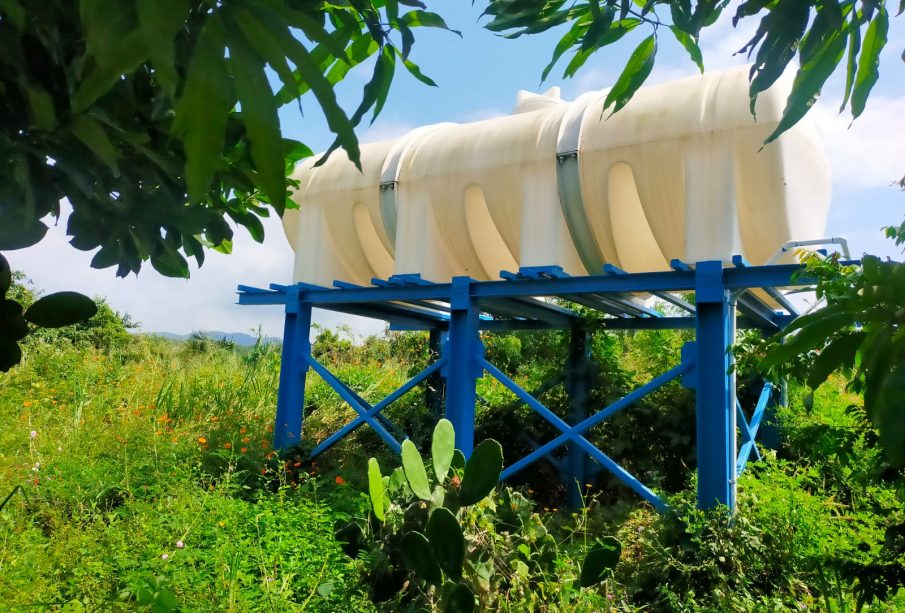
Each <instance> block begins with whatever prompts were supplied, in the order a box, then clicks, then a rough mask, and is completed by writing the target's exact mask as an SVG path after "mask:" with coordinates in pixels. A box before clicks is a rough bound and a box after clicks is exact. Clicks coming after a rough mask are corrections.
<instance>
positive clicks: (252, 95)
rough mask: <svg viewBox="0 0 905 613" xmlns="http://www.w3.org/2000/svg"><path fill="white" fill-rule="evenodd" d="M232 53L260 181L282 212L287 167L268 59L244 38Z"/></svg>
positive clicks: (232, 41)
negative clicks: (266, 65)
mask: <svg viewBox="0 0 905 613" xmlns="http://www.w3.org/2000/svg"><path fill="white" fill-rule="evenodd" d="M229 52H230V66H231V68H232V74H233V77H234V78H235V80H236V91H237V92H238V94H239V103H240V104H241V105H242V121H243V123H244V124H245V129H246V130H247V132H248V139H249V140H250V141H251V159H252V161H253V162H254V165H255V170H256V171H257V181H258V182H259V183H260V185H261V187H262V189H263V191H264V193H265V194H267V199H268V200H269V201H270V203H271V204H272V205H274V207H275V208H276V209H277V210H278V211H282V210H283V209H284V208H285V200H286V172H285V171H286V165H285V160H284V158H283V141H282V136H281V135H280V118H279V117H278V115H277V101H276V99H275V98H274V95H273V90H271V89H270V83H269V82H268V80H267V74H266V73H265V72H264V59H263V58H262V57H261V56H259V55H258V54H257V52H255V50H254V49H252V48H251V47H250V46H249V44H248V42H247V41H245V39H244V37H243V36H241V35H238V36H233V37H231V38H230V46H229Z"/></svg>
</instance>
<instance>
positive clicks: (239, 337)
mask: <svg viewBox="0 0 905 613" xmlns="http://www.w3.org/2000/svg"><path fill="white" fill-rule="evenodd" d="M198 332H200V333H201V334H203V335H204V336H207V337H208V338H214V339H226V340H229V341H232V342H234V343H235V344H237V345H239V346H240V347H252V346H253V345H254V344H255V343H256V342H257V340H258V339H257V337H255V336H252V335H251V334H246V333H245V332H223V331H221V330H199V331H198ZM145 334H148V335H151V336H161V337H163V338H168V339H170V340H174V341H185V340H188V339H190V338H191V337H192V335H193V334H197V333H196V332H193V333H191V334H175V333H173V332H146V333H145ZM262 340H263V341H264V342H265V343H282V342H283V341H282V339H279V338H277V337H275V336H265V337H264V338H263V339H262Z"/></svg>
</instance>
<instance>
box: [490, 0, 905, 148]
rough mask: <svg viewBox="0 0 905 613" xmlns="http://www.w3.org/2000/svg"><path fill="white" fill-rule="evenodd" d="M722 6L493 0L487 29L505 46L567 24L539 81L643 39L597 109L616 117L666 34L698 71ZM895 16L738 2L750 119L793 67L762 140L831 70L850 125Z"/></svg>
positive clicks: (844, 6) (820, 3) (842, 6)
mask: <svg viewBox="0 0 905 613" xmlns="http://www.w3.org/2000/svg"><path fill="white" fill-rule="evenodd" d="M729 4H730V2H729V0H697V1H696V2H692V0H588V1H587V2H572V1H566V0H490V2H489V4H488V6H487V8H486V10H485V11H484V14H485V15H486V16H489V17H490V18H491V19H490V21H489V22H487V23H486V26H485V27H487V28H488V29H489V30H491V31H494V32H499V33H500V34H501V35H502V36H505V37H507V38H517V37H519V36H523V35H526V34H537V33H539V32H544V31H546V30H549V29H551V28H554V27H557V26H564V25H565V26H568V29H567V30H566V31H565V34H564V35H563V36H562V38H560V40H559V42H558V43H557V44H556V47H555V49H554V50H553V57H552V59H551V61H550V63H549V64H548V65H547V67H546V68H545V69H544V70H543V73H542V78H543V79H546V78H547V76H548V75H549V74H550V71H551V70H553V68H554V66H556V64H557V63H558V62H559V61H560V60H561V59H562V58H563V56H564V55H566V54H567V53H571V56H570V57H569V60H568V62H567V64H566V67H565V70H564V71H563V76H564V77H571V76H573V75H574V74H575V73H576V72H577V71H578V70H579V68H581V67H582V66H583V65H584V64H585V62H587V60H588V59H589V58H590V57H591V56H592V55H594V54H595V53H596V52H598V51H600V50H601V49H604V48H606V47H608V46H610V45H613V44H615V43H617V42H618V41H620V40H621V39H622V38H623V37H624V36H625V35H626V34H628V33H629V32H632V31H634V30H647V31H649V32H650V34H649V36H647V37H646V38H644V39H643V40H641V42H640V43H639V44H638V46H637V47H636V48H635V50H634V52H633V53H632V55H631V57H630V58H629V60H628V62H627V63H626V65H625V67H624V68H623V70H622V73H621V74H620V75H619V78H618V79H617V81H616V83H615V84H614V86H613V88H612V89H611V90H610V91H609V94H608V95H607V97H606V100H605V101H604V110H611V111H612V112H616V111H618V110H619V109H621V108H622V107H623V106H625V105H626V104H627V103H628V101H629V100H630V99H631V97H632V95H633V94H634V93H635V92H636V91H637V90H638V88H639V87H641V85H642V84H643V83H644V82H645V80H646V79H647V77H648V76H649V75H650V73H651V70H652V69H653V66H654V61H655V59H656V55H657V40H658V37H659V36H660V35H661V34H662V33H663V31H668V32H669V33H668V34H667V36H672V37H675V39H676V40H677V41H678V42H679V43H680V44H681V45H682V47H683V48H684V49H685V50H686V51H687V52H688V55H689V57H690V59H691V60H692V61H693V62H694V63H695V65H697V67H698V68H699V69H700V70H701V72H703V71H704V61H703V56H702V54H701V49H700V46H699V43H700V38H701V35H702V34H701V33H702V31H703V30H705V29H706V28H708V27H710V26H713V25H714V24H715V23H717V22H718V21H721V20H725V19H729V18H730V17H729V15H728V14H727V13H725V11H726V9H727V7H728V5H729ZM892 10H895V11H896V12H897V14H901V13H902V12H903V10H905V0H889V1H887V0H745V1H744V2H741V3H740V4H738V6H737V8H736V10H735V13H734V15H732V16H731V20H732V25H733V27H735V26H737V25H738V23H739V22H740V21H742V20H745V19H757V18H759V19H760V22H759V24H758V27H757V30H756V32H755V34H754V36H753V37H752V38H751V40H749V41H748V42H747V43H746V44H745V45H744V46H743V47H742V48H741V49H739V51H738V52H739V53H743V54H745V55H746V56H747V58H748V59H749V60H750V61H751V70H750V74H749V77H750V90H749V93H750V106H751V112H752V113H753V112H754V108H755V106H754V105H755V102H756V100H757V96H758V94H760V93H761V92H763V91H765V90H766V89H767V88H769V87H770V86H771V85H773V83H775V82H776V80H777V79H778V78H779V77H780V75H782V73H783V72H784V71H785V70H786V68H788V67H789V65H790V64H792V63H793V60H797V63H798V66H799V67H798V69H797V71H796V74H795V81H794V85H793V90H792V93H791V95H790V96H789V99H788V101H787V103H786V107H785V110H784V112H783V117H782V120H781V122H780V124H779V126H778V127H777V128H776V130H775V131H774V132H773V134H771V135H770V136H769V138H768V139H767V142H769V141H772V140H773V139H775V138H776V137H777V136H779V135H780V134H781V133H782V132H784V131H785V130H787V129H788V128H789V127H791V126H793V125H794V124H795V123H796V122H797V121H798V120H799V119H801V118H802V117H803V116H804V115H805V113H807V112H808V110H809V109H810V108H811V107H812V106H813V105H814V102H816V100H817V97H818V96H819V95H820V90H821V88H822V87H823V84H824V83H825V82H826V80H827V79H828V78H829V77H830V75H832V74H833V73H834V72H836V70H837V69H839V70H843V71H844V73H845V76H846V81H845V88H844V95H843V96H844V97H843V100H842V104H841V107H840V112H842V111H843V110H844V109H845V108H846V107H848V108H849V109H850V111H851V115H852V117H853V118H857V117H858V116H859V115H861V113H862V112H863V111H864V108H865V105H866V102H867V98H868V96H869V95H870V92H871V89H872V88H873V87H874V85H875V84H876V82H877V80H878V78H879V74H880V71H879V66H880V53H881V51H882V50H883V48H884V47H885V45H886V42H887V37H888V31H889V17H890V16H889V13H890V11H892Z"/></svg>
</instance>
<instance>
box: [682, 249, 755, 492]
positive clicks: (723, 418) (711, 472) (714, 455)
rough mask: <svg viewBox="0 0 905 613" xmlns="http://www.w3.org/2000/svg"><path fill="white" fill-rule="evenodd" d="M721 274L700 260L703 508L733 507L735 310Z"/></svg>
mask: <svg viewBox="0 0 905 613" xmlns="http://www.w3.org/2000/svg"><path fill="white" fill-rule="evenodd" d="M738 270H747V269H738ZM723 272H724V271H723V264H722V262H719V261H711V262H699V263H698V265H697V268H696V270H695V277H696V284H695V285H696V287H695V295H696V298H697V299H696V301H695V304H696V306H697V314H698V325H697V329H696V342H695V346H696V347H697V354H698V355H697V363H696V370H697V374H698V376H697V382H696V385H695V389H696V394H695V399H696V400H695V402H696V422H697V456H698V507H699V508H702V509H708V508H712V507H714V506H716V505H725V506H727V507H729V508H730V509H734V508H735V482H736V472H735V468H736V463H735V460H736V455H735V446H736V443H735V441H736V438H735V436H736V435H735V427H736V425H735V406H734V405H735V402H734V393H733V392H734V389H732V388H731V380H730V375H729V366H730V355H729V347H730V345H731V343H732V341H733V334H732V333H733V331H734V322H733V318H734V317H735V313H734V312H732V309H731V308H730V302H729V290H728V289H727V288H726V285H725V283H724V279H723Z"/></svg>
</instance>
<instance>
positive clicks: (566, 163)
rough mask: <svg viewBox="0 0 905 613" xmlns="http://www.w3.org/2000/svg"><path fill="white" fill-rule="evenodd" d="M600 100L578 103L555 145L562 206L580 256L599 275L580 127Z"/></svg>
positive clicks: (600, 259) (571, 111)
mask: <svg viewBox="0 0 905 613" xmlns="http://www.w3.org/2000/svg"><path fill="white" fill-rule="evenodd" d="M598 99H599V98H598V97H597V96H593V97H589V98H588V99H587V100H585V101H581V100H578V101H576V102H575V103H573V108H571V109H570V110H569V112H568V114H567V115H566V116H565V118H563V122H562V126H561V127H560V130H559V139H558V141H557V144H556V185H557V188H558V189H559V203H560V206H561V207H562V212H563V216H564V217H565V218H566V226H567V227H568V229H569V234H570V235H571V237H572V242H573V243H574V244H575V249H576V250H577V251H578V256H579V257H580V258H581V262H582V264H584V267H585V269H586V270H587V271H588V273H590V274H597V273H598V272H599V271H600V270H601V268H602V267H603V259H602V258H601V257H600V253H599V251H598V250H597V241H596V240H595V239H594V234H593V232H592V231H591V224H590V223H589V222H588V217H587V212H586V211H585V206H584V199H583V198H582V196H581V172H580V168H581V167H580V165H579V157H578V156H579V145H580V143H581V126H582V124H583V123H584V117H585V115H586V111H587V109H588V107H589V106H591V105H592V104H593V103H594V102H595V101H596V100H598Z"/></svg>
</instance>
